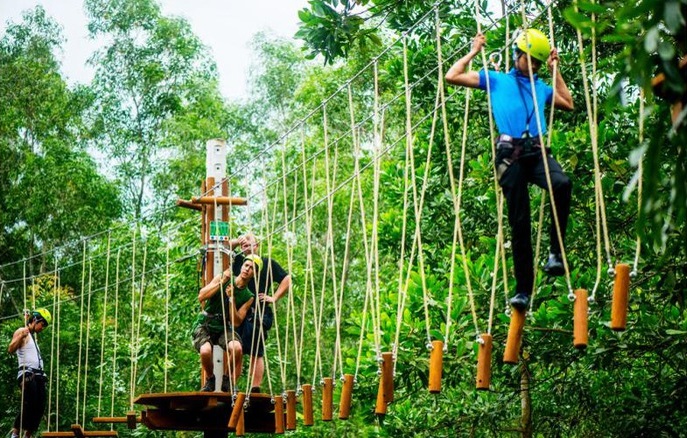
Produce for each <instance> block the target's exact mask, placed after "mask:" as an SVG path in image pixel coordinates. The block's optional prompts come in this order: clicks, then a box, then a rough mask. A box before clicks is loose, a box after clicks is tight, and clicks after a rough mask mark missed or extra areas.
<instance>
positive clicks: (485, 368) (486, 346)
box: [477, 333, 493, 390]
mask: <svg viewBox="0 0 687 438" xmlns="http://www.w3.org/2000/svg"><path fill="white" fill-rule="evenodd" d="M492 346H493V338H492V336H491V335H490V334H488V333H482V343H480V344H479V347H478V348H479V350H478V352H477V389H482V390H486V389H489V386H490V385H491V350H492Z"/></svg>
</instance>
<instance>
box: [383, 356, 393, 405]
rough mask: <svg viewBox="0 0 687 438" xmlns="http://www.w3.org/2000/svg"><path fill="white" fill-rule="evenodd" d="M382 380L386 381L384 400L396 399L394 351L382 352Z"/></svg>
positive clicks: (388, 401)
mask: <svg viewBox="0 0 687 438" xmlns="http://www.w3.org/2000/svg"><path fill="white" fill-rule="evenodd" d="M382 376H383V378H382V382H383V383H384V401H385V402H387V403H391V402H392V401H394V357H393V353H389V352H386V353H382Z"/></svg>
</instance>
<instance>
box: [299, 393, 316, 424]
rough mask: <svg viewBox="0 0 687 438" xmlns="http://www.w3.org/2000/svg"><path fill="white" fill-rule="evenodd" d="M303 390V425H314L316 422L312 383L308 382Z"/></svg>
mask: <svg viewBox="0 0 687 438" xmlns="http://www.w3.org/2000/svg"><path fill="white" fill-rule="evenodd" d="M302 390H303V426H312V425H313V424H315V421H314V418H313V411H312V385H311V384H309V383H306V384H305V385H303V387H302Z"/></svg>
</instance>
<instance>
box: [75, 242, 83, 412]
mask: <svg viewBox="0 0 687 438" xmlns="http://www.w3.org/2000/svg"><path fill="white" fill-rule="evenodd" d="M81 260H82V266H81V289H80V291H81V306H80V307H79V308H80V312H79V353H78V357H79V365H78V367H77V372H76V403H75V405H74V411H75V414H76V421H75V423H76V424H79V401H80V395H81V346H82V345H83V306H84V295H85V291H86V241H85V240H84V242H83V256H82V258H81ZM84 385H85V382H84ZM84 403H85V400H84Z"/></svg>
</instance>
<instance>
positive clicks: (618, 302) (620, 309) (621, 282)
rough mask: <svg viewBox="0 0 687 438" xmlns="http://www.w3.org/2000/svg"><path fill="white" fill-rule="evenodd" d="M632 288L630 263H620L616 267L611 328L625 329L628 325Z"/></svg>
mask: <svg viewBox="0 0 687 438" xmlns="http://www.w3.org/2000/svg"><path fill="white" fill-rule="evenodd" d="M629 289H630V265H626V264H624V263H620V264H618V265H616V267H615V282H614V283H613V304H612V305H611V329H612V330H616V331H622V330H625V326H626V325H627V303H628V300H629V295H630V294H629Z"/></svg>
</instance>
